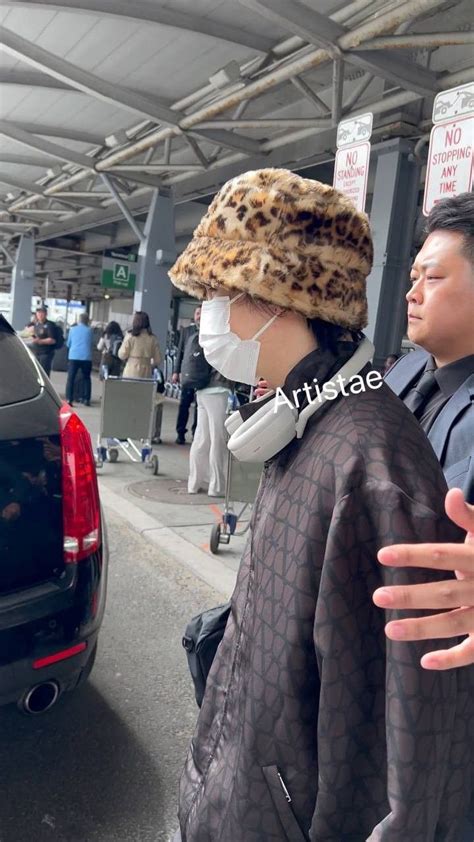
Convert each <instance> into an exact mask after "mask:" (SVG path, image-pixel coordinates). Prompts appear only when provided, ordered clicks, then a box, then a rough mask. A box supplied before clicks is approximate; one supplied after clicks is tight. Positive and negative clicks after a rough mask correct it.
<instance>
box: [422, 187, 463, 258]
mask: <svg viewBox="0 0 474 842" xmlns="http://www.w3.org/2000/svg"><path fill="white" fill-rule="evenodd" d="M433 231H454V232H455V233H456V234H461V235H462V237H463V240H464V246H463V252H464V254H465V256H466V257H467V258H468V260H471V261H472V263H474V194H473V193H460V194H459V196H453V197H452V198H449V199H443V200H442V201H441V202H438V204H437V205H435V206H434V208H433V209H432V210H431V212H430V214H429V216H428V219H427V220H426V227H425V233H426V235H427V236H428V234H432V233H433Z"/></svg>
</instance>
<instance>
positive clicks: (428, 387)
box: [404, 368, 438, 416]
mask: <svg viewBox="0 0 474 842" xmlns="http://www.w3.org/2000/svg"><path fill="white" fill-rule="evenodd" d="M435 370H436V369H433V368H428V369H426V370H425V371H424V372H423V374H422V375H421V377H420V379H419V381H418V383H417V384H416V386H415V388H414V389H412V390H411V391H410V392H409V393H408V395H407V396H406V398H405V400H404V404H405V406H407V407H408V409H410V410H411V412H413V414H414V415H416V416H418V415H419V414H420V411H421V409H422V408H423V407H424V405H425V404H426V402H427V401H428V398H430V397H431V395H432V394H433V392H435V391H436V389H437V388H438V383H437V380H436V377H435Z"/></svg>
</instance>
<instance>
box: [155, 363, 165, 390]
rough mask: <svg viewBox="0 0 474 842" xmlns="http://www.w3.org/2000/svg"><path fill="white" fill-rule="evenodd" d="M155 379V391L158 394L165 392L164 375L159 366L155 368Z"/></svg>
mask: <svg viewBox="0 0 474 842" xmlns="http://www.w3.org/2000/svg"><path fill="white" fill-rule="evenodd" d="M155 381H156V391H157V392H158V394H159V395H163V394H164V392H165V375H164V374H163V372H162V370H161V368H157V369H155Z"/></svg>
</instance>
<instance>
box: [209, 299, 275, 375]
mask: <svg viewBox="0 0 474 842" xmlns="http://www.w3.org/2000/svg"><path fill="white" fill-rule="evenodd" d="M242 295H244V293H240V295H237V296H236V297H235V298H233V299H232V300H231V299H230V298H229V296H228V295H226V296H222V297H219V298H213V299H212V300H211V301H203V303H202V306H201V323H200V325H199V344H200V345H201V347H202V349H203V351H204V356H205V357H206V360H207V361H208V363H209V365H212V367H213V368H215V369H216V370H217V371H219V372H220V374H223V375H224V377H227V378H228V379H229V380H235V382H236V383H246V384H247V385H248V386H254V385H255V383H256V382H257V363H258V356H259V353H260V342H257V339H258V337H259V336H260V335H261V334H262V333H263V331H264V330H266V329H267V328H268V327H270V325H271V324H273V322H274V321H275V319H277V318H278V316H272V318H271V319H269V320H268V322H265V324H264V325H263V327H261V328H260V330H258V331H257V333H256V334H255V336H253V337H252V339H240V337H239V336H237V334H235V333H232V331H231V329H230V305H231V304H232V303H233V302H234V301H237V300H238V299H239V298H242Z"/></svg>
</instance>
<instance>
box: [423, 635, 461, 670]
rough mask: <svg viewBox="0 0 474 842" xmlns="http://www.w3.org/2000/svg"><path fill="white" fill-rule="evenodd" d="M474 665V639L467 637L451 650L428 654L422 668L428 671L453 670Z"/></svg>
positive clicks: (424, 656) (424, 658)
mask: <svg viewBox="0 0 474 842" xmlns="http://www.w3.org/2000/svg"><path fill="white" fill-rule="evenodd" d="M469 664H474V637H472V636H471V637H467V638H466V639H465V640H463V641H462V643H459V644H458V645H457V646H453V647H452V648H451V649H440V650H439V651H438V652H427V654H426V655H423V657H422V659H421V666H422V667H424V668H425V669H428V670H451V669H454V668H455V667H467V666H469Z"/></svg>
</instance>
